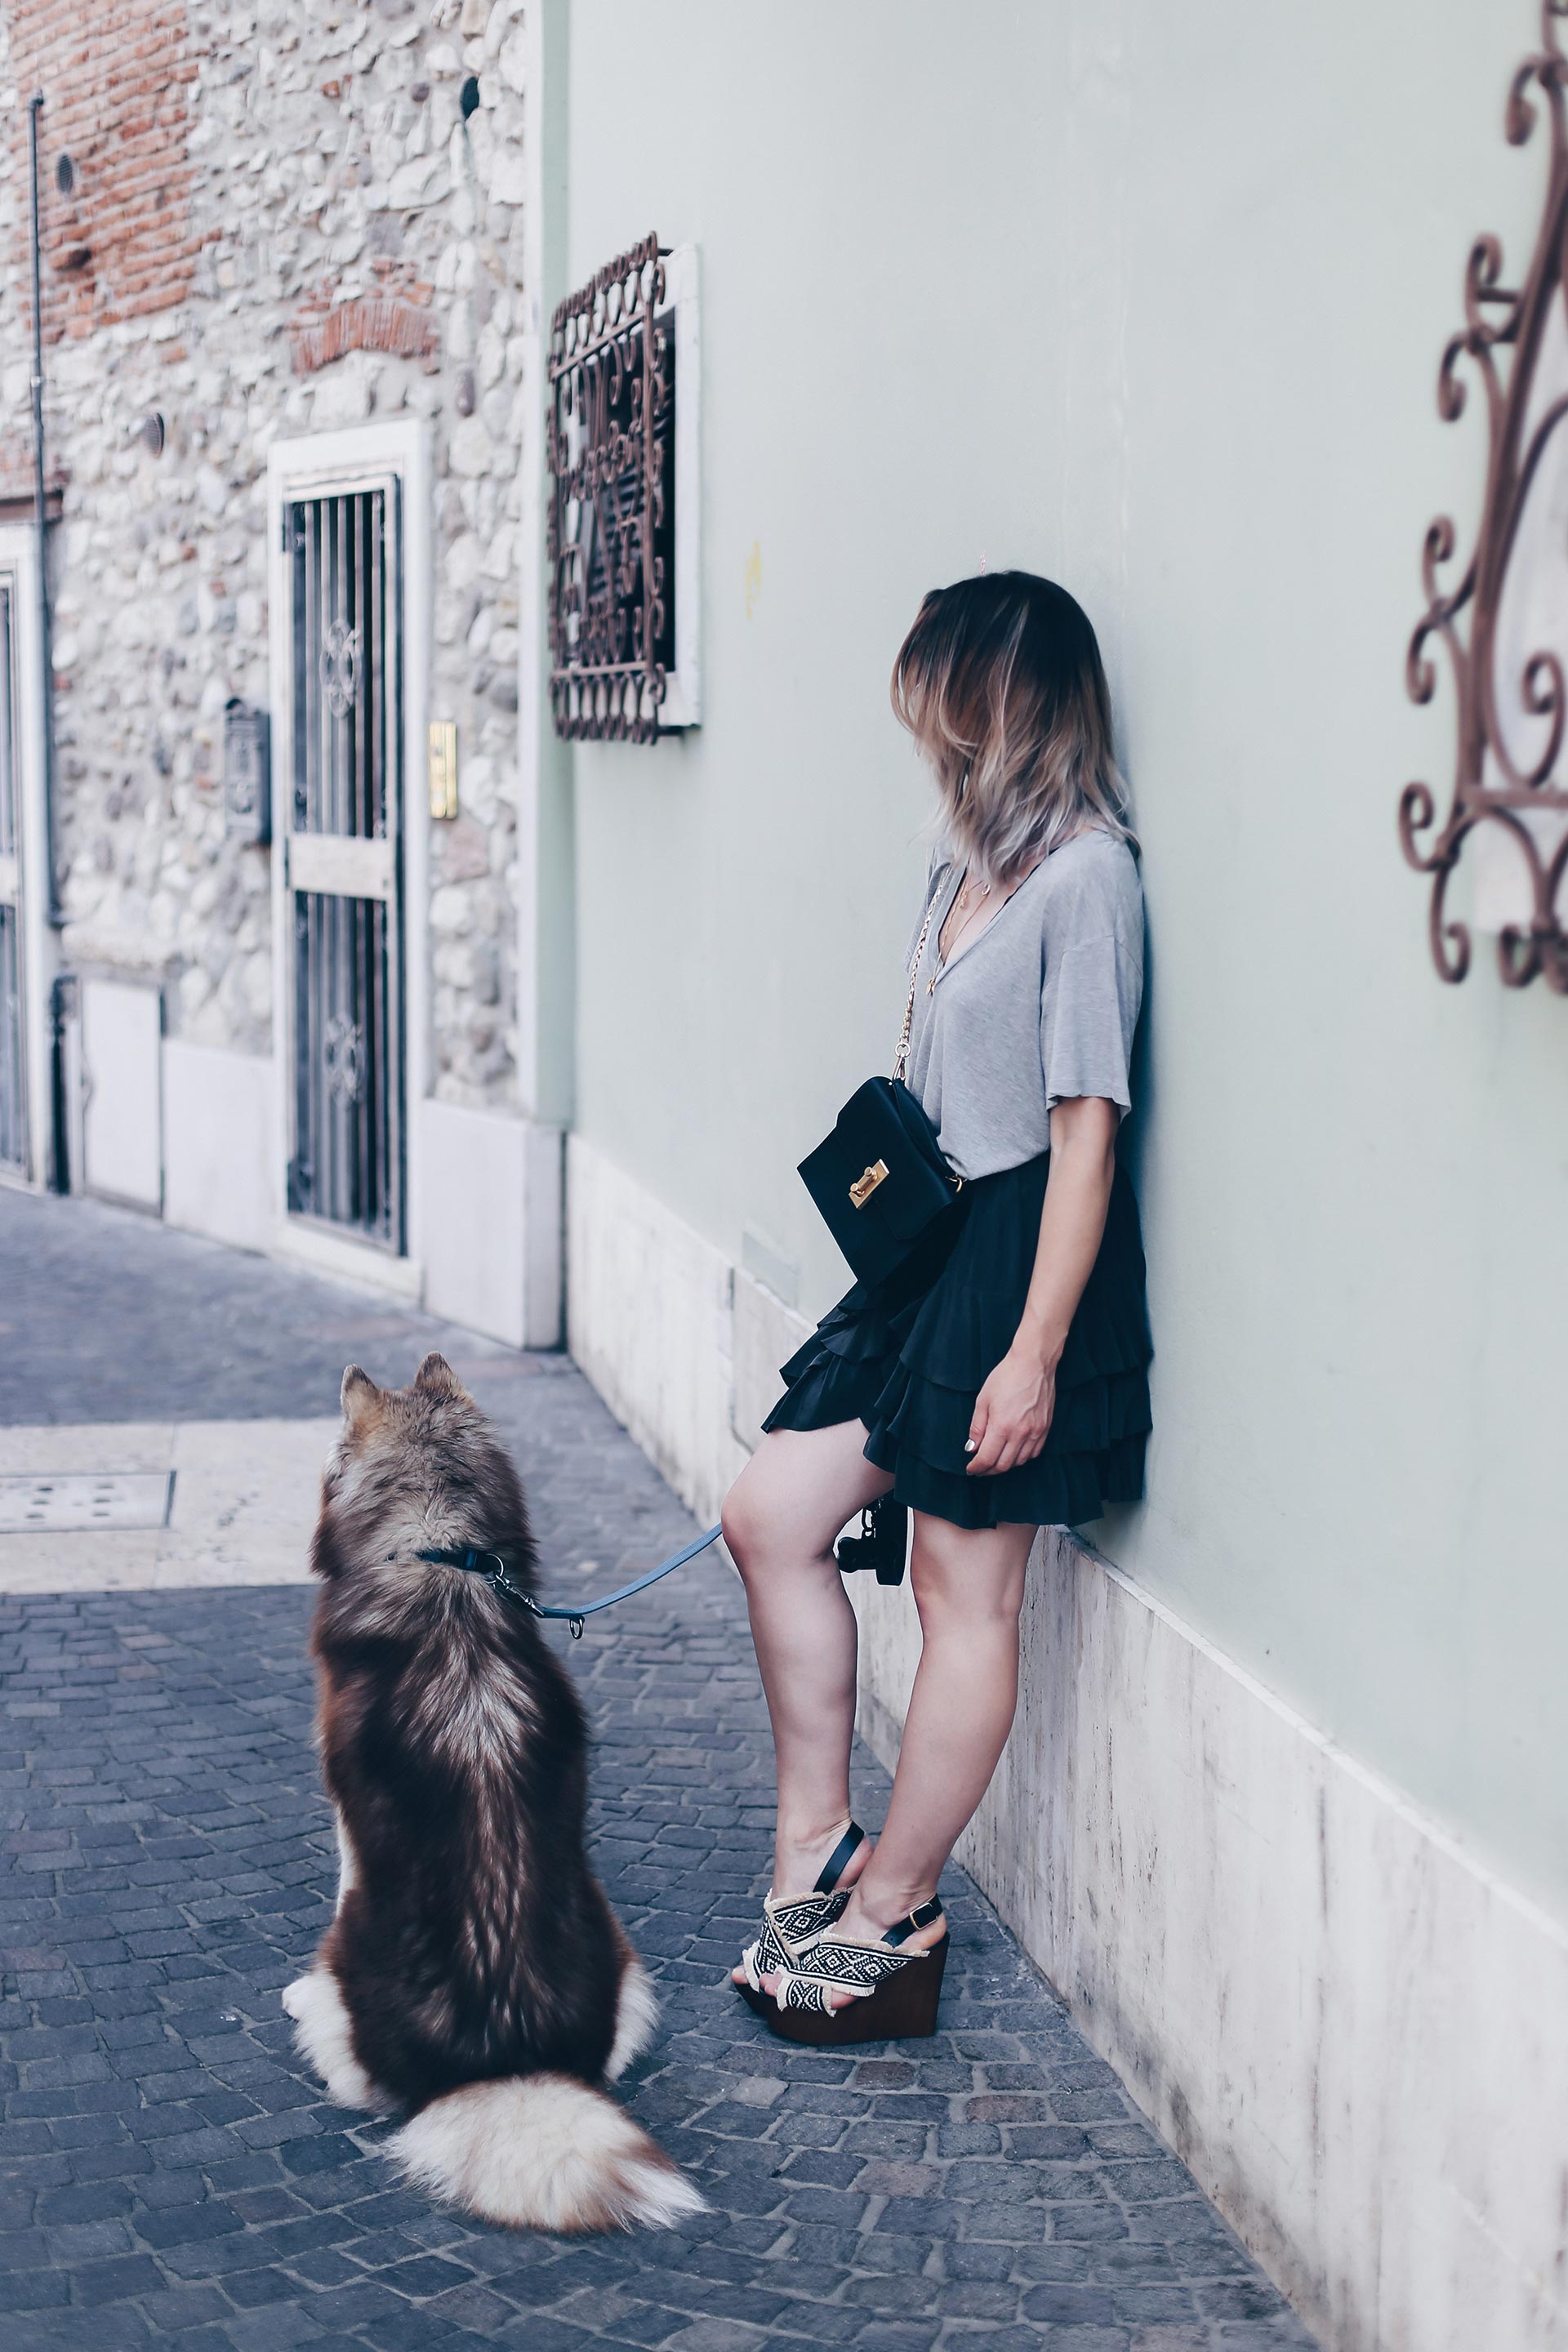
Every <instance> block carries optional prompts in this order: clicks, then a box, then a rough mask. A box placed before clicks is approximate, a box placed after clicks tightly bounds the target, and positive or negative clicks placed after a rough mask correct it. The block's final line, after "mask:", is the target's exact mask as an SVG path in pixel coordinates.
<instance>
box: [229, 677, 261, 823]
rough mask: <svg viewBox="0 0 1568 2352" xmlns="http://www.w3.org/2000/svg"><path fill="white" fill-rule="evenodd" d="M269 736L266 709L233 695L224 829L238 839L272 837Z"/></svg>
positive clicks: (230, 714) (230, 712) (230, 710)
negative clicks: (255, 708)
mask: <svg viewBox="0 0 1568 2352" xmlns="http://www.w3.org/2000/svg"><path fill="white" fill-rule="evenodd" d="M269 735H270V729H269V726H268V717H267V713H266V711H265V710H252V709H250V708H249V706H248V704H247V703H244V702H241V701H240V699H239V698H238V697H237V695H236V696H233V697H231V698H230V699H229V701H228V702H227V703H226V705H225V707H224V714H223V829H224V831H225V832H226V834H228V835H230V837H231V838H232V839H234V840H236V841H248V842H253V843H256V844H258V845H262V844H265V843H267V842H268V841H270V840H271V838H272V765H271V758H270V751H269Z"/></svg>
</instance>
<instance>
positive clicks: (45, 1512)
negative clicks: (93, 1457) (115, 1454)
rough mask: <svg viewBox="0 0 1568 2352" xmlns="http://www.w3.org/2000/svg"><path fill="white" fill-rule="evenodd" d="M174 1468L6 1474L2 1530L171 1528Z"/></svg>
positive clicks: (0, 1480) (1, 1480)
mask: <svg viewBox="0 0 1568 2352" xmlns="http://www.w3.org/2000/svg"><path fill="white" fill-rule="evenodd" d="M173 1508H174V1472H173V1471H172V1470H107V1471H99V1470H64V1471H55V1472H48V1471H40V1472H37V1473H29V1474H27V1475H25V1476H19V1477H0V1535H11V1536H16V1535H70V1534H79V1533H84V1532H87V1533H90V1532H91V1530H92V1529H93V1528H119V1529H124V1528H166V1527H167V1526H168V1524H169V1514H170V1512H171V1511H172V1510H173Z"/></svg>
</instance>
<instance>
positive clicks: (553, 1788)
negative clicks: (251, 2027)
mask: <svg viewBox="0 0 1568 2352" xmlns="http://www.w3.org/2000/svg"><path fill="white" fill-rule="evenodd" d="M342 1405H343V1427H342V1435H341V1436H340V1437H339V1439H338V1442H337V1444H336V1445H335V1446H334V1447H333V1449H332V1453H331V1456H330V1458H329V1460H328V1463H327V1467H326V1471H325V1474H324V1475H323V1478H322V1482H321V1518H320V1521H319V1522H318V1524H317V1528H316V1536H315V1542H314V1546H313V1548H312V1553H311V1567H312V1569H313V1570H314V1571H315V1573H316V1575H317V1576H319V1577H320V1578H321V1598H320V1600H319V1601H318V1603H317V1608H316V1622H315V1631H314V1634H313V1637H312V1648H313V1649H314V1652H315V1656H316V1661H317V1664H318V1667H319V1669H320V1690H321V1709H320V1737H321V1763H322V1771H323V1776H324V1778H325V1780H326V1785H327V1791H328V1794H329V1795H330V1796H331V1801H332V1803H333V1805H334V1806H335V1808H336V1810H337V1821H338V1845H339V1852H340V1855H341V1859H342V1877H341V1880H340V1884H339V1888H338V1907H337V1913H336V1916H334V1918H333V1920H332V1924H331V1927H329V1928H328V1930H327V1933H326V1935H325V1937H323V1939H322V1942H321V1950H320V1951H319V1953H318V1954H317V1957H316V1961H315V1965H314V1967H313V1968H312V1969H310V1972H309V1974H308V1975H306V1976H303V1977H301V1978H300V1979H299V1981H298V1982H297V1983H296V1984H292V1985H290V1986H289V1990H287V1992H285V1994H284V1996H283V2005H284V2007H285V2009H287V2011H289V2015H290V2017H292V2018H293V2019H294V2021H295V2038H296V2041H297V2042H298V2044H299V2047H300V2052H301V2053H302V2055H303V2056H304V2057H305V2058H306V2059H307V2060H308V2061H309V2062H310V2064H311V2065H312V2066H313V2067H314V2068H315V2069H316V2071H317V2072H318V2073H319V2074H321V2077H322V2078H323V2080H324V2081H325V2083H326V2085H327V2089H328V2092H329V2093H330V2095H331V2097H332V2098H333V2099H334V2100H336V2101H337V2102H338V2104H339V2105H342V2106H351V2107H369V2108H373V2109H378V2110H382V2111H385V2110H388V2109H391V2108H404V2109H405V2110H407V2111H408V2119H407V2121H405V2124H404V2125H403V2126H402V2128H401V2130H400V2131H398V2132H397V2133H396V2135H395V2137H394V2138H393V2140H392V2141H391V2143H390V2146H391V2151H392V2153H393V2154H394V2156H395V2158H397V2159H398V2161H399V2162H400V2163H401V2165H402V2166H403V2168H404V2169H405V2172H406V2173H407V2174H408V2175H409V2176H410V2178H411V2179H414V2180H416V2181H417V2182H418V2183H419V2184H420V2185H421V2186H423V2187H425V2188H426V2189H430V2190H432V2191H433V2192H434V2193H435V2194H436V2195H437V2196H438V2197H442V2198H447V2199H450V2200H452V2201H453V2202H455V2203H457V2204H459V2205H462V2206H465V2207H467V2209H468V2210H469V2211H470V2212H472V2213H477V2214H480V2215H482V2216H483V2217H484V2218H485V2219H486V2220H488V2221H501V2222H507V2223H510V2224H511V2225H513V2226H514V2227H518V2228H523V2227H531V2228H536V2229H542V2230H565V2231H571V2230H603V2229H608V2228H613V2227H616V2226H620V2227H623V2228H629V2227H630V2226H631V2224H632V2223H634V2222H637V2221H643V2222H652V2223H656V2224H668V2223H671V2222H674V2221H679V2220H680V2219H681V2218H682V2217H683V2216H685V2215H688V2214H690V2213H695V2212H700V2210H702V2200H701V2198H700V2196H699V2195H698V2193H697V2191H696V2189H694V2188H693V2187H692V2186H691V2184H690V2182H689V2180H687V2179H686V2178H685V2177H684V2175H683V2174H681V2173H679V2172H678V2171H677V2169H676V2168H675V2167H674V2165H673V2164H672V2163H671V2162H670V2160H669V2158H668V2157H666V2156H665V2155H664V2154H663V2153H662V2152H661V2150H660V2149H658V2147H655V2145H654V2143H653V2141H652V2140H650V2139H649V2138H648V2137H647V2135H646V2133H644V2132H643V2131H641V2130H640V2129H639V2128H638V2127H637V2125H636V2124H634V2123H633V2122H632V2120H631V2118H630V2116H627V2115H626V2114H625V2113H624V2111H623V2110H622V2109H621V2108H620V2107H619V2106H617V2105H616V2102H615V2101H614V2100H613V2099H611V2098H610V2097H608V2096H607V2095H606V2094H605V2091H604V2089H603V2088H602V2087H601V2086H602V2085H603V2084H605V2082H613V2081H614V2080H615V2078H616V2075H617V2074H620V2073H621V2072H622V2070H623V2069H624V2068H625V2067H626V2066H627V2065H629V2063H631V2061H632V2060H633V2059H634V2058H635V2057H636V2056H637V2054H638V2053H639V2052H640V2051H641V2050H643V2049H645V2048H646V2047H647V2042H648V2041H649V2040H650V2039H651V2036H652V2032H653V2028H654V2023H655V2018H656V2011H655V2006H654V2000H653V1995H652V1991H651V1990H650V1988H649V1984H648V1980H647V1976H646V1974H645V1973H644V1970H643V1969H642V1966H641V1964H640V1962H639V1961H638V1959H637V1956H636V1954H635V1953H634V1952H633V1950H632V1948H631V1946H630V1944H629V1943H628V1942H627V1941H626V1936H625V1934H624V1933H623V1931H622V1929H621V1927H619V1925H618V1923H617V1922H616V1918H615V1917H614V1916H613V1914H612V1912H611V1910H610V1907H609V1905H608V1904H607V1903H606V1902H605V1896H604V1893H603V1891H602V1889H601V1888H600V1886H599V1883H598V1881H597V1880H596V1879H595V1876H594V1874H593V1873H592V1871H591V1870H590V1869H589V1867H588V1863H587V1858H586V1855H585V1853H584V1842H583V1831H584V1806H585V1802H586V1792H587V1772H586V1761H585V1758H586V1746H587V1738H586V1729H585V1726H584V1717H583V1711H582V1708H581V1706H579V1704H578V1701H577V1697H576V1694H575V1692H574V1689H573V1687H572V1684H571V1682H570V1680H569V1678H568V1676H567V1675H566V1674H565V1673H564V1671H563V1668H562V1667H561V1665H560V1664H559V1663H558V1661H557V1660H556V1658H555V1656H554V1654H553V1653H552V1651H551V1650H550V1649H549V1648H548V1647H547V1645H546V1644H545V1643H544V1642H543V1640H542V1638H541V1635H540V1632H539V1628H538V1625H537V1624H536V1622H535V1621H534V1619H533V1618H532V1616H531V1614H530V1613H529V1612H528V1611H527V1610H525V1609H523V1608H522V1607H521V1605H520V1603H518V1602H517V1601H508V1600H505V1599H503V1598H502V1597H501V1596H500V1594H499V1593H497V1592H496V1591H494V1590H493V1589H492V1587H491V1586H490V1585H489V1583H488V1582H487V1581H486V1580H485V1579H484V1578H483V1577H482V1576H476V1575H472V1574H470V1573H468V1572H467V1571H466V1570H462V1569H458V1568H451V1567H445V1566H438V1565H435V1564H432V1563H429V1562H426V1561H424V1560H421V1559H419V1558H418V1557H417V1555H418V1554H419V1552H420V1551H422V1550H452V1549H458V1548H459V1547H462V1546H467V1545H472V1546H473V1547H474V1548H475V1549H478V1550H482V1551H490V1552H496V1553H498V1554H500V1556H501V1557H502V1558H503V1559H504V1560H505V1562H506V1566H507V1569H508V1571H509V1573H510V1576H511V1578H512V1580H513V1581H514V1582H516V1583H519V1584H521V1585H522V1586H523V1587H524V1588H525V1589H526V1588H529V1587H531V1584H532V1580H533V1570H534V1566H535V1559H536V1555H535V1552H534V1548H533V1540H532V1538H531V1534H530V1532H529V1525H528V1514H527V1510H526V1508H525V1507H524V1504H523V1499H522V1489H521V1486H520V1485H519V1482H518V1478H517V1474H516V1472H515V1471H514V1470H513V1468H512V1465H511V1463H510V1460H509V1458H508V1456H507V1454H506V1453H505V1451H504V1449H503V1448H502V1446H501V1444H500V1439H499V1438H498V1436H497V1434H496V1433H495V1431H494V1430H493V1429H492V1428H491V1426H490V1424H489V1423H488V1422H487V1421H486V1420H485V1418H484V1416H483V1414H482V1413H481V1412H479V1407H478V1406H477V1405H476V1404H475V1402H474V1401H473V1399H472V1398H471V1397H470V1396H469V1395H468V1392H467V1391H466V1390H465V1389H464V1388H463V1386H462V1385H461V1383H460V1381H458V1377H457V1375H456V1374H455V1373H454V1372H453V1370H452V1369H451V1367H450V1366H449V1365H448V1364H447V1361H446V1360H445V1359H444V1358H443V1357H440V1356H426V1359H425V1360H424V1362H423V1363H422V1364H421V1365H420V1367H419V1370H418V1374H417V1376H416V1380H415V1382H414V1385H413V1387H412V1388H408V1389H393V1390H385V1389H379V1388H377V1386H376V1385H375V1382H374V1381H373V1380H371V1379H370V1377H369V1375H368V1374H367V1373H365V1372H363V1371H361V1370H360V1368H359V1366H358V1365H357V1364H351V1365H350V1366H349V1368H348V1370H347V1371H346V1372H345V1373H344V1374H343V1385H342Z"/></svg>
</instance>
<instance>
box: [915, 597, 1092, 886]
mask: <svg viewBox="0 0 1568 2352" xmlns="http://www.w3.org/2000/svg"><path fill="white" fill-rule="evenodd" d="M891 691H892V698H893V709H894V711H895V712H896V713H897V715H898V718H899V719H900V722H901V723H902V725H904V726H905V727H907V728H908V729H909V731H910V734H911V735H912V736H913V737H914V739H915V741H916V742H917V743H918V744H919V745H920V747H921V751H923V752H924V753H925V754H926V757H927V758H928V759H929V760H930V761H931V766H932V767H933V768H934V769H935V771H936V780H937V791H938V794H939V796H940V800H941V824H942V831H943V833H944V835H945V837H946V840H947V844H948V845H949V847H950V848H951V849H952V853H953V855H954V856H955V858H956V859H957V860H958V861H959V862H960V863H962V864H963V865H965V866H968V867H969V868H970V869H971V870H972V871H973V873H975V874H977V875H979V876H981V877H983V878H984V880H985V881H987V882H992V883H995V884H997V885H998V886H999V887H1003V888H1005V887H1007V886H1008V885H1009V884H1010V883H1013V882H1016V880H1017V879H1018V878H1019V877H1020V876H1022V875H1023V874H1025V873H1026V872H1027V871H1028V869H1029V868H1030V867H1031V866H1036V865H1037V864H1038V863H1039V861H1040V859H1041V858H1042V857H1047V856H1049V855H1050V853H1051V851H1052V850H1053V849H1059V848H1060V846H1061V845H1062V843H1063V842H1064V841H1068V840H1070V839H1071V837H1072V835H1074V834H1075V833H1081V832H1082V831H1083V830H1084V828H1085V827H1086V826H1089V825H1098V826H1099V827H1100V829H1101V830H1102V831H1103V832H1106V833H1109V834H1110V835H1113V836H1114V837H1115V838H1116V839H1118V840H1121V841H1131V839H1132V832H1131V826H1130V824H1128V806H1127V788H1126V785H1125V784H1124V783H1123V782H1122V780H1121V773H1120V772H1119V771H1118V769H1117V765H1116V761H1115V760H1114V758H1113V757H1112V754H1111V744H1110V692H1109V689H1108V688H1107V687H1106V683H1105V671H1104V668H1103V667H1102V666H1101V663H1100V647H1099V646H1098V645H1097V644H1096V642H1095V635H1094V631H1093V629H1092V628H1091V627H1090V626H1089V616H1088V614H1086V613H1085V612H1084V610H1083V608H1082V606H1081V605H1079V604H1078V603H1077V602H1076V601H1075V599H1074V598H1072V597H1071V596H1069V595H1068V592H1067V590H1066V589H1065V588H1058V586H1057V584H1056V583H1055V582H1054V581H1051V580H1038V579H1037V578H1036V577H1035V574H1034V573H1033V572H982V573H981V575H980V576H979V578H978V579H975V580H957V581H955V582H954V583H953V584H952V587H951V588H933V589H932V590H931V593H930V595H929V596H927V597H926V599H925V601H924V602H923V603H922V604H921V609H920V611H919V613H918V614H916V616H915V625H914V626H913V628H912V629H911V630H910V633H909V635H908V636H907V637H906V638H905V639H904V642H903V644H902V645H901V646H900V647H899V653H898V659H897V660H896V661H895V662H894V664H893V678H892V688H891Z"/></svg>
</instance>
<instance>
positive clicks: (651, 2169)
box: [387, 2074, 708, 2231]
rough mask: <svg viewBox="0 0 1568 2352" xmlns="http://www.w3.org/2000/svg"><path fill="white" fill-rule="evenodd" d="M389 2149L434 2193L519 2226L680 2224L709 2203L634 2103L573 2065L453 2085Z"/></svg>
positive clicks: (616, 2227)
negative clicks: (569, 2070) (633, 2110)
mask: <svg viewBox="0 0 1568 2352" xmlns="http://www.w3.org/2000/svg"><path fill="white" fill-rule="evenodd" d="M387 2152H388V2154H389V2155H391V2156H392V2157H393V2158H395V2160H396V2162H397V2163H398V2164H399V2165H400V2166H401V2167H402V2168H403V2170H404V2171H405V2173H406V2174H407V2176H408V2178H409V2179H410V2180H412V2181H415V2182H416V2183H417V2185H418V2186H419V2187H420V2188H422V2189H428V2190H429V2191H430V2193H431V2194H432V2195H433V2196H436V2197H439V2198H441V2199H443V2200H446V2201H447V2202H449V2203H451V2204H454V2205H461V2206H463V2207H465V2208H466V2209H467V2210H468V2212H470V2213H475V2214H478V2215H479V2216H480V2218H481V2219H482V2220H484V2221H500V2222H501V2223H503V2224H504V2225H506V2226H507V2227H509V2228H511V2229H514V2230H557V2231H585V2230H629V2229H631V2228H633V2227H634V2226H635V2225H636V2224H637V2222H642V2223H643V2224H644V2225H645V2226H647V2227H649V2228H653V2229H669V2228H671V2227H672V2226H673V2225H674V2224H675V2223H676V2222H678V2221H685V2220H686V2219H687V2218H688V2217H689V2215H691V2214H693V2213H702V2212H706V2211H707V2210H708V2209H707V2205H706V2202H705V2200H703V2198H702V2197H701V2196H700V2195H699V2193H698V2191H697V2189H695V2188H693V2186H692V2184H691V2182H690V2181H689V2180H688V2179H687V2178H686V2175H685V2174H684V2173H683V2172H681V2171H679V2169H678V2168H677V2167H676V2166H675V2165H674V2164H672V2163H671V2162H670V2159H669V2158H668V2156H666V2155H665V2153H664V2151H663V2149H662V2148H660V2147H656V2146H655V2144H654V2142H653V2141H652V2140H651V2139H649V2137H648V2136H647V2133H646V2132H645V2131H644V2130H643V2129H642V2128H641V2126H639V2125H637V2124H635V2123H634V2122H633V2121H632V2119H631V2117H630V2116H628V2115H627V2114H626V2111H625V2109H624V2108H622V2107H618V2106H617V2105H616V2102H615V2101H614V2099H611V2098H607V2097H606V2096H605V2093H604V2092H603V2091H595V2090H593V2089H591V2088H590V2087H589V2085H588V2084H586V2083H580V2082H578V2081H577V2080H576V2079H575V2078H574V2076H572V2075H570V2074H529V2075H524V2076H521V2077H518V2078H512V2079H509V2080H507V2081H505V2082H500V2083H469V2084H465V2086H464V2087H463V2089H462V2090H460V2091H448V2092H447V2095H446V2096H445V2097H444V2098H440V2099H433V2100H432V2101H431V2103H430V2105H428V2106H427V2107H423V2108H421V2110H420V2112H419V2113H418V2114H417V2115H416V2116H414V2117H413V2119H412V2121H411V2122H409V2123H406V2124H405V2125H404V2126H403V2128H402V2130H401V2131H400V2132H398V2133H396V2134H395V2137H393V2139H392V2140H391V2142H390V2143H389V2146H388V2151H387Z"/></svg>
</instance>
